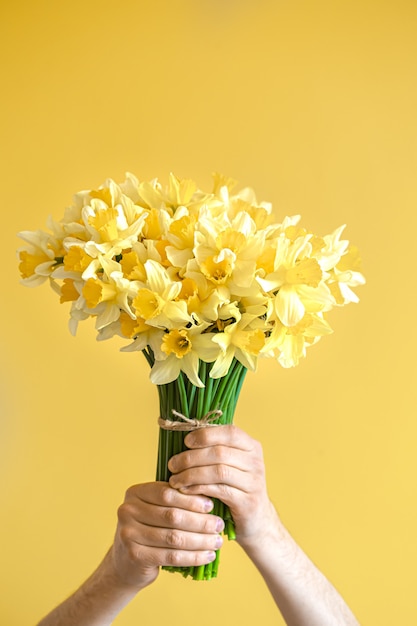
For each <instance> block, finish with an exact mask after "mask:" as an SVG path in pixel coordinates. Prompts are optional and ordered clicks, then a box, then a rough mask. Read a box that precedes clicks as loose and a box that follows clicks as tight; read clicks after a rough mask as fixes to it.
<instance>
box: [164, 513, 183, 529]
mask: <svg viewBox="0 0 417 626" xmlns="http://www.w3.org/2000/svg"><path fill="white" fill-rule="evenodd" d="M164 517H165V522H166V523H167V524H168V526H170V527H174V528H175V527H177V526H178V525H179V524H180V523H181V521H182V517H183V514H182V512H181V511H180V510H179V509H173V508H168V509H166V511H165V513H164Z"/></svg>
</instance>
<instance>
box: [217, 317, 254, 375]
mask: <svg viewBox="0 0 417 626" xmlns="http://www.w3.org/2000/svg"><path fill="white" fill-rule="evenodd" d="M265 329H266V326H265V322H264V321H263V320H260V319H259V318H254V317H253V315H249V314H245V313H244V314H243V315H242V316H239V317H238V318H237V319H236V321H232V322H231V323H230V324H227V325H225V326H224V329H223V332H220V333H217V334H215V335H214V336H213V342H214V343H217V344H218V346H219V347H220V349H221V352H220V354H219V356H218V357H217V359H216V361H215V363H214V365H213V367H212V369H211V372H210V376H211V377H212V378H220V377H222V376H226V374H227V372H228V371H229V367H230V365H231V363H232V361H233V359H234V358H236V359H237V360H238V361H240V363H242V365H244V366H245V367H247V368H248V369H250V370H255V369H256V364H257V359H258V356H259V355H260V353H261V351H262V349H263V348H264V346H265Z"/></svg>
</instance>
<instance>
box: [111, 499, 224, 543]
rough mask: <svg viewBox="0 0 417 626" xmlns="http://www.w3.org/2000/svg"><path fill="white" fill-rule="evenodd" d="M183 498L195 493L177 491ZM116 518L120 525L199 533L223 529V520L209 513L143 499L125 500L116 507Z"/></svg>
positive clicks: (210, 532) (212, 532) (211, 532)
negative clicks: (133, 524)
mask: <svg viewBox="0 0 417 626" xmlns="http://www.w3.org/2000/svg"><path fill="white" fill-rule="evenodd" d="M178 495H179V496H182V497H183V498H184V499H190V500H192V499H193V498H195V497H196V496H195V495H186V494H182V493H180V492H178ZM118 519H119V522H120V524H121V525H122V526H125V527H129V526H131V525H132V522H135V526H134V527H138V525H141V527H142V526H146V527H156V528H164V529H165V528H168V529H177V530H188V531H190V532H196V533H201V534H214V533H218V532H221V531H222V530H223V520H222V519H221V518H220V517H217V516H216V515H212V514H210V513H196V512H194V511H189V510H186V509H180V508H176V507H171V506H169V507H165V506H160V505H155V504H149V503H148V502H144V501H140V500H138V501H136V502H135V501H133V500H127V501H126V502H124V503H123V504H122V505H121V506H120V507H119V509H118Z"/></svg>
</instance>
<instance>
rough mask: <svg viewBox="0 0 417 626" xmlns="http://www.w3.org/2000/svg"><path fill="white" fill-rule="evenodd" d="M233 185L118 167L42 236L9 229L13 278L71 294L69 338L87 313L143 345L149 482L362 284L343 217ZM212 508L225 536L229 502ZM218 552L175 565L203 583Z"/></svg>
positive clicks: (161, 476)
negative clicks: (327, 221)
mask: <svg viewBox="0 0 417 626" xmlns="http://www.w3.org/2000/svg"><path fill="white" fill-rule="evenodd" d="M234 187H235V181H233V180H231V179H229V178H225V177H223V176H221V175H219V174H215V175H214V182H213V188H212V191H210V192H204V191H201V190H200V189H198V187H197V185H196V183H195V182H194V181H192V180H180V179H178V178H177V177H175V176H174V175H172V174H171V175H170V177H169V181H168V184H167V185H162V184H161V183H160V182H159V181H158V180H157V179H154V180H151V181H149V182H140V181H139V180H138V179H137V178H136V177H135V176H133V175H132V174H127V175H126V178H125V181H124V182H123V183H121V184H116V183H115V182H114V181H113V180H110V179H109V180H107V181H106V182H105V183H104V184H103V185H101V186H100V187H99V188H98V189H94V190H88V191H82V192H79V193H77V194H76V195H75V197H74V202H73V205H72V206H71V207H69V208H68V209H67V210H66V211H65V213H64V217H63V219H61V220H60V221H59V222H56V221H54V220H53V219H52V218H50V219H49V221H48V223H47V226H48V232H45V231H43V230H38V231H34V232H31V231H23V232H21V233H19V236H20V237H21V238H22V239H23V240H24V241H25V243H26V245H25V247H24V248H23V249H21V250H20V251H19V259H20V266H19V268H20V272H21V276H22V282H23V284H25V285H27V286H36V285H40V284H41V283H43V282H44V281H47V280H48V281H49V283H50V285H51V286H52V288H53V289H54V290H55V291H56V292H57V294H58V296H59V298H60V302H61V303H64V302H70V303H71V307H70V320H69V327H70V331H71V332H72V333H73V334H75V333H76V330H77V326H78V323H79V322H80V321H82V320H86V319H88V318H90V317H92V318H93V319H94V320H95V328H96V330H97V338H98V339H99V340H104V339H109V338H110V337H113V336H114V335H119V336H121V337H123V338H125V339H126V345H125V346H124V347H123V348H122V350H126V351H134V350H139V351H142V352H143V354H144V355H145V357H146V359H147V361H148V363H149V365H150V368H151V369H150V379H151V381H152V382H153V383H154V384H155V385H157V389H158V394H159V403H160V419H159V424H160V435H159V448H158V463H157V479H158V480H168V478H169V471H168V469H167V463H168V460H169V458H170V456H171V455H173V454H176V453H178V452H180V451H182V450H183V449H184V443H183V440H184V436H185V435H186V434H187V432H189V431H190V430H192V429H194V428H199V427H208V426H211V425H216V424H228V423H231V422H232V420H233V414H234V411H235V408H236V403H237V400H238V396H239V392H240V389H241V387H242V383H243V380H244V376H245V373H246V372H247V370H248V369H249V370H255V369H256V366H257V361H258V358H259V357H270V358H274V359H277V360H278V362H279V363H280V365H282V366H283V367H293V366H296V365H297V364H298V363H299V361H300V359H301V358H303V357H304V356H305V354H306V350H307V348H308V347H309V346H311V345H313V344H315V343H317V341H319V339H320V338H321V337H322V336H323V335H328V334H329V333H331V332H332V330H331V327H330V325H329V322H328V320H327V314H328V312H329V311H330V310H331V309H332V308H333V307H340V306H343V305H345V304H347V303H348V302H357V301H358V298H357V296H356V295H355V293H354V292H353V291H352V287H356V286H358V285H362V284H363V283H364V282H365V281H364V277H363V275H362V274H361V273H360V259H359V255H358V251H357V249H356V248H355V247H354V246H350V245H349V242H348V241H347V240H346V239H342V238H341V237H342V234H343V230H344V226H341V227H340V228H337V229H336V230H335V231H334V232H333V233H331V234H329V235H325V236H323V237H321V236H317V235H315V234H313V233H311V232H310V231H308V230H307V229H305V228H304V227H302V226H301V225H300V216H298V215H296V216H292V217H285V218H284V219H283V221H282V222H280V223H277V222H275V221H274V219H273V216H272V211H271V205H270V204H269V203H266V202H258V201H257V199H256V197H255V194H254V192H253V190H251V189H249V188H245V189H243V190H241V191H239V192H237V193H234V192H233V189H234ZM128 342H130V343H128ZM213 512H214V513H215V514H217V515H221V516H222V517H223V519H224V520H225V532H226V533H227V534H228V536H229V538H233V536H234V527H233V520H232V519H231V516H230V512H229V511H228V509H227V507H225V506H224V505H223V504H222V503H221V502H217V501H216V502H215V508H214V510H213ZM218 556H219V555H217V559H216V560H215V561H214V562H213V563H210V564H209V565H206V566H202V567H198V568H171V569H174V570H175V571H178V570H180V571H181V572H182V573H183V574H184V575H185V576H188V575H191V576H192V577H193V578H194V579H210V578H212V577H214V576H216V573H217V567H218Z"/></svg>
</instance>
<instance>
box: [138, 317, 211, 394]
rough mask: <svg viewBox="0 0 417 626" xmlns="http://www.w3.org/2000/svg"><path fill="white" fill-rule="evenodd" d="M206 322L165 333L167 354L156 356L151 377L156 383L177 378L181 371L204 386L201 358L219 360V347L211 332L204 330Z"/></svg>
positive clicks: (163, 345)
mask: <svg viewBox="0 0 417 626" xmlns="http://www.w3.org/2000/svg"><path fill="white" fill-rule="evenodd" d="M204 328H205V327H204V326H202V327H200V326H198V325H196V324H191V325H190V327H189V328H175V329H172V330H170V331H169V332H168V333H165V334H164V335H163V337H162V346H161V349H162V352H163V353H164V357H163V358H161V359H156V360H155V364H154V366H153V367H152V369H151V373H150V379H151V381H152V382H153V383H154V384H155V385H165V384H167V383H169V382H172V381H173V380H176V379H177V378H178V376H179V375H180V372H184V374H185V375H186V376H187V377H188V379H189V380H190V381H191V383H192V384H193V385H195V386H196V387H204V383H203V382H202V380H201V379H200V378H199V376H198V368H199V361H200V359H201V360H203V361H205V362H206V363H211V362H213V361H215V360H216V357H217V356H218V354H219V347H218V345H216V343H215V342H213V341H212V339H213V335H212V334H211V333H204V332H202V331H204Z"/></svg>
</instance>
